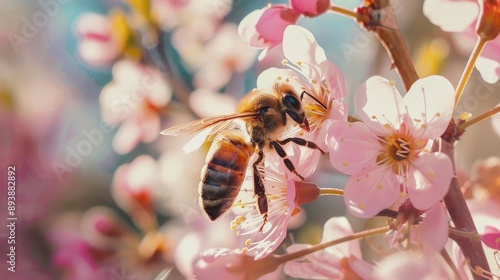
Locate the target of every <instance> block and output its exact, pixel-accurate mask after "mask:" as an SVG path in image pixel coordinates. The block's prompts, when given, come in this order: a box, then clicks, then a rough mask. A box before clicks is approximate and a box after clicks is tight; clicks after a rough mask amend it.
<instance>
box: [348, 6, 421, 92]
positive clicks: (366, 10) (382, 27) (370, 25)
mask: <svg viewBox="0 0 500 280" xmlns="http://www.w3.org/2000/svg"><path fill="white" fill-rule="evenodd" d="M358 13H360V17H359V22H360V23H361V24H362V25H363V26H364V27H365V28H366V29H367V30H369V31H371V32H373V33H375V35H376V36H377V38H378V39H379V40H380V42H381V43H382V45H383V46H384V47H385V49H386V50H387V53H388V54H389V57H390V58H391V61H392V67H393V68H395V69H396V71H397V72H398V74H399V76H400V77H401V79H402V80H403V83H404V86H405V88H406V90H407V91H408V90H409V89H410V87H411V85H412V84H413V83H414V82H415V81H416V80H418V74H417V71H416V70H415V67H414V66H413V62H412V59H411V56H410V54H409V52H408V49H407V48H406V45H405V42H404V40H403V37H402V36H401V32H400V31H399V28H398V25H397V23H396V18H395V16H394V10H393V9H392V7H391V6H390V3H389V0H365V1H364V3H363V6H361V7H359V8H358Z"/></svg>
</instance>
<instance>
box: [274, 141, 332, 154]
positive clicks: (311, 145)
mask: <svg viewBox="0 0 500 280" xmlns="http://www.w3.org/2000/svg"><path fill="white" fill-rule="evenodd" d="M290 141H292V142H293V143H295V144H297V145H300V146H305V147H308V148H311V149H316V150H318V151H320V152H321V153H322V154H323V155H325V151H323V150H322V149H321V148H320V147H318V145H316V144H315V143H314V142H311V141H307V140H305V139H302V138H297V137H291V138H286V139H284V140H281V141H277V142H278V143H280V144H281V145H285V144H286V143H288V142H290Z"/></svg>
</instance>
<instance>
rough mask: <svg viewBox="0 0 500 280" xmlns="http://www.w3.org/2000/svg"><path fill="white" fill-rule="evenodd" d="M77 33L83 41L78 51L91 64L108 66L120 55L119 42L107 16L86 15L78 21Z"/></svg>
mask: <svg viewBox="0 0 500 280" xmlns="http://www.w3.org/2000/svg"><path fill="white" fill-rule="evenodd" d="M75 32H76V33H77V35H78V36H79V37H80V40H81V41H80V44H79V45H78V51H79V52H80V55H81V56H82V58H83V60H85V61H86V62H88V63H89V64H91V65H94V66H106V65H109V64H111V62H113V61H114V60H115V59H116V58H118V56H119V55H120V46H119V42H118V40H117V39H116V37H115V35H114V34H113V30H112V26H111V20H110V19H109V18H108V17H107V16H103V15H99V14H95V13H85V14H83V15H81V16H80V17H79V18H78V20H77V21H76V23H75Z"/></svg>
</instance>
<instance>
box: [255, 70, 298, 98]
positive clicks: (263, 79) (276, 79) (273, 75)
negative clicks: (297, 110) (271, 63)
mask: <svg viewBox="0 0 500 280" xmlns="http://www.w3.org/2000/svg"><path fill="white" fill-rule="evenodd" d="M295 76H297V73H296V72H294V71H293V70H292V69H282V68H275V67H271V68H267V69H266V70H264V71H263V72H262V73H260V75H259V77H257V88H258V89H260V90H263V91H271V90H274V87H275V85H276V83H290V84H291V85H292V86H294V87H295V88H297V89H300V83H298V82H296V80H295V79H293V77H295ZM287 81H288V82H287ZM297 94H300V93H299V92H297Z"/></svg>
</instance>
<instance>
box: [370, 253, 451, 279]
mask: <svg viewBox="0 0 500 280" xmlns="http://www.w3.org/2000/svg"><path fill="white" fill-rule="evenodd" d="M435 257H437V256H434V258H435ZM374 272H375V273H374V276H375V278H376V279H384V280H386V279H391V280H392V279H394V280H395V279H398V280H399V279H406V280H417V279H450V278H449V275H448V274H447V272H446V270H445V269H444V268H443V266H442V265H441V263H440V262H439V261H437V260H434V259H433V258H424V257H422V256H418V255H417V254H413V253H412V252H410V251H401V252H398V253H394V254H392V255H389V256H388V257H386V258H385V259H383V260H382V261H381V262H380V263H379V264H378V266H377V268H376V269H375V271H374Z"/></svg>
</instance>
